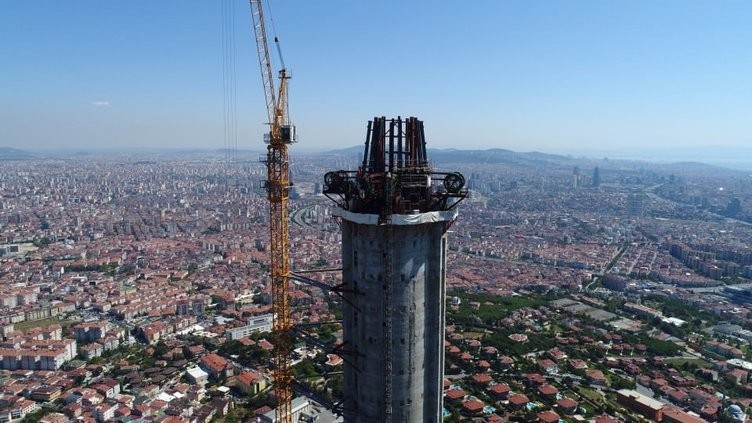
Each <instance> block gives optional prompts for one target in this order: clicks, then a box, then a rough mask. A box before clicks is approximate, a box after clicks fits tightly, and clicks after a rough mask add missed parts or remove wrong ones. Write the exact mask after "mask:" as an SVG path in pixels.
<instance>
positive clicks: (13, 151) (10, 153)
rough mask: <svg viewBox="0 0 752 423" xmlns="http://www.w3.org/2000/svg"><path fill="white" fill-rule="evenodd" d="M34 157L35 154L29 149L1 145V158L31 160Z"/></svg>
mask: <svg viewBox="0 0 752 423" xmlns="http://www.w3.org/2000/svg"><path fill="white" fill-rule="evenodd" d="M33 158H34V155H33V154H31V153H29V152H28V151H24V150H19V149H17V148H10V147H0V160H29V159H33Z"/></svg>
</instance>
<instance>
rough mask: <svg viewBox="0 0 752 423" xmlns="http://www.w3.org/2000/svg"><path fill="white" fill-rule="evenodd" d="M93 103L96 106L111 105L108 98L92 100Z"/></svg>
mask: <svg viewBox="0 0 752 423" xmlns="http://www.w3.org/2000/svg"><path fill="white" fill-rule="evenodd" d="M91 105H92V106H94V107H110V102H109V101H107V100H97V101H92V102H91Z"/></svg>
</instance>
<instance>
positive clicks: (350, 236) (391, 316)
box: [324, 117, 467, 422]
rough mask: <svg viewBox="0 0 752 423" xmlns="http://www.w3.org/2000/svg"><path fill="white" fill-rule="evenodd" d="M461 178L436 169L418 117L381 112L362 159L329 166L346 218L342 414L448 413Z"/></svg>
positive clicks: (433, 416)
mask: <svg viewBox="0 0 752 423" xmlns="http://www.w3.org/2000/svg"><path fill="white" fill-rule="evenodd" d="M464 184H465V181H464V177H463V176H462V175H461V174H459V173H456V172H450V173H442V172H434V171H433V170H432V168H431V166H430V165H429V162H428V158H427V156H426V143H425V135H424V130H423V123H422V122H421V121H419V120H418V119H416V118H408V119H405V120H403V119H400V118H398V119H390V120H387V119H386V118H383V117H382V118H375V119H374V120H373V121H371V122H369V124H368V131H367V137H366V144H365V153H364V156H363V163H362V165H361V166H360V167H359V169H358V170H357V171H354V172H348V171H337V172H329V173H327V174H326V176H325V186H324V194H326V195H327V196H328V197H329V198H331V199H332V200H334V201H336V202H337V204H338V206H339V208H338V209H336V211H335V212H333V215H335V216H339V218H340V219H341V227H342V288H341V289H342V292H343V296H344V303H343V327H344V330H343V338H344V339H343V341H344V342H343V346H342V351H341V352H340V354H341V355H343V358H344V359H345V360H344V365H343V367H344V368H343V370H344V389H343V391H344V398H343V411H344V417H345V422H384V421H392V422H441V421H442V388H443V386H442V381H443V369H444V347H443V345H444V344H443V341H444V307H445V303H444V297H445V272H446V267H445V266H446V248H447V236H446V232H447V229H448V228H449V226H450V225H451V224H452V222H454V220H455V219H456V217H457V209H456V205H457V203H458V202H459V201H461V200H462V199H463V198H465V197H466V196H467V190H466V189H464Z"/></svg>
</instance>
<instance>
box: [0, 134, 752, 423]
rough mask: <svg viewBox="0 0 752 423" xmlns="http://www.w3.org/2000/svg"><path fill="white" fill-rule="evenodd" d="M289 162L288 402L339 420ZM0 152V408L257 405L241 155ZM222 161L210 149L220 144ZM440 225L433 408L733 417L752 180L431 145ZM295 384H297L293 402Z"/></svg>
mask: <svg viewBox="0 0 752 423" xmlns="http://www.w3.org/2000/svg"><path fill="white" fill-rule="evenodd" d="M360 151H361V149H360V148H358V149H354V150H343V151H339V152H335V153H327V154H319V155H313V154H312V155H301V156H296V157H294V160H293V165H292V167H291V173H292V179H293V181H294V189H293V194H292V201H291V212H290V221H291V225H290V228H291V235H290V239H291V243H292V248H291V253H292V268H293V269H295V270H296V271H300V272H305V274H306V275H308V277H309V278H308V280H300V281H295V283H294V284H293V290H292V293H291V298H292V306H293V310H294V313H293V316H292V317H293V320H294V321H295V322H296V323H297V327H298V328H297V329H296V331H295V346H294V347H295V350H294V357H293V364H294V373H295V377H296V380H297V381H298V382H299V383H298V384H299V385H300V386H299V387H298V389H297V391H299V394H298V395H297V397H296V399H295V401H294V402H293V407H294V408H295V410H296V412H297V413H299V415H302V416H304V418H309V419H310V421H313V420H314V419H318V420H317V421H323V422H326V421H337V419H338V417H337V416H336V414H338V413H337V406H338V403H339V401H340V400H341V398H342V395H343V392H342V372H341V366H342V363H343V360H347V359H348V358H347V356H346V354H344V353H343V349H342V348H341V340H342V331H341V326H340V324H339V323H338V322H339V321H340V319H341V313H342V299H341V297H340V295H338V293H337V290H336V286H337V285H338V284H339V283H340V273H339V272H338V271H336V270H337V269H339V268H340V267H341V266H342V262H341V261H342V259H341V253H340V241H341V235H340V232H339V227H338V223H337V219H336V218H334V217H332V210H333V209H334V206H335V204H334V203H333V202H332V201H330V200H329V199H327V198H326V196H324V195H323V194H322V183H323V179H322V178H323V175H324V173H325V172H326V171H327V170H331V169H346V170H351V169H354V168H355V167H356V163H357V160H358V155H359V154H360ZM12 153H13V154H11V152H5V154H6V156H5V158H6V160H3V161H0V193H1V197H0V266H1V267H0V283H1V284H2V291H1V292H2V294H1V295H0V300H1V301H2V302H1V303H0V306H1V307H2V308H0V320H1V321H2V326H0V330H1V333H0V334H1V335H2V339H3V344H2V348H1V349H0V356H2V375H1V377H0V388H1V389H0V421H13V420H17V419H24V421H46V422H64V421H71V420H76V419H77V420H79V421H123V422H126V421H160V422H208V421H227V422H230V421H253V419H258V420H259V421H273V420H274V407H275V398H274V392H273V389H270V388H271V386H272V379H271V376H270V356H271V351H272V350H273V345H272V343H271V342H270V339H271V338H270V336H269V331H270V329H271V320H272V314H271V305H270V304H271V287H270V284H269V275H268V264H267V263H268V254H267V250H268V249H267V244H268V213H267V211H268V204H267V202H266V198H265V193H264V189H263V180H264V179H265V178H266V175H265V172H266V168H265V167H264V165H263V164H260V163H258V162H257V161H256V160H257V156H258V155H255V154H251V153H248V154H245V153H243V154H240V155H239V156H232V157H230V156H228V155H226V154H223V153H221V152H220V153H210V152H192V153H170V154H167V153H165V154H152V155H140V156H137V155H126V154H115V153H112V154H109V155H104V154H99V153H97V154H77V155H59V156H48V157H41V156H32V155H28V156H19V155H18V152H12ZM228 157H229V159H228ZM431 157H432V159H433V161H434V166H435V167H436V168H438V169H442V168H447V169H459V170H461V171H462V172H463V173H464V174H465V175H466V177H467V178H468V186H469V189H470V197H469V198H468V199H466V200H464V201H463V202H462V203H461V204H460V205H459V214H460V217H459V219H458V220H457V221H456V222H455V223H454V224H453V226H452V227H451V228H450V231H449V236H448V237H449V247H448V248H449V253H448V257H447V297H446V305H447V333H446V338H445V343H444V345H445V357H446V363H445V380H444V399H443V403H444V415H445V419H444V420H445V421H479V422H497V421H542V422H557V421H567V422H569V421H588V422H598V423H602V422H617V421H625V422H626V421H665V422H702V421H722V422H726V421H746V418H747V417H746V413H747V412H748V410H749V407H750V405H751V404H752V400H751V399H750V398H752V379H750V377H749V374H750V371H752V348H751V347H750V342H751V341H752V306H751V305H750V304H752V288H751V287H752V283H750V282H752V251H750V245H749V241H750V240H751V239H752V226H751V224H752V190H751V189H750V184H749V175H748V174H746V173H744V172H740V171H733V170H728V169H722V168H716V167H710V166H706V165H700V164H696V163H686V164H655V163H644V162H631V161H621V160H609V159H608V158H603V159H600V160H593V159H583V158H573V157H564V156H553V155H543V154H537V153H529V154H520V153H512V152H509V151H505V150H488V151H451V152H449V151H442V150H437V151H434V152H433V153H432V156H431ZM303 394H305V395H303Z"/></svg>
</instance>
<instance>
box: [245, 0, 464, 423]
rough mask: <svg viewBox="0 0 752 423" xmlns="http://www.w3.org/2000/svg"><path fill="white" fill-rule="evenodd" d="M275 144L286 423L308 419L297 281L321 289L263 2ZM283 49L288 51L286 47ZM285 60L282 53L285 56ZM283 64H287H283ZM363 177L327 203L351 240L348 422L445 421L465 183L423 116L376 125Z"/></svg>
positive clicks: (264, 59) (328, 184)
mask: <svg viewBox="0 0 752 423" xmlns="http://www.w3.org/2000/svg"><path fill="white" fill-rule="evenodd" d="M250 4H251V15H252V18H253V27H254V35H255V40H256V46H257V50H258V59H259V65H260V69H261V75H262V81H263V87H264V95H265V99H266V108H267V112H268V119H269V120H268V122H269V126H270V131H269V133H268V134H267V135H266V136H265V137H264V138H265V139H264V141H265V142H266V143H267V144H268V146H267V155H266V157H265V158H264V159H263V162H264V163H265V164H266V166H267V176H268V178H267V180H266V183H265V188H266V191H267V198H268V201H269V226H270V242H269V246H270V248H269V257H270V266H269V268H270V274H271V285H272V305H273V307H272V310H273V315H274V320H273V344H274V353H273V378H274V393H275V397H276V399H277V408H276V415H275V421H276V422H285V423H288V422H293V421H297V420H298V417H299V416H298V412H297V408H296V407H294V406H293V402H294V401H293V399H294V397H295V393H294V389H293V388H294V387H301V390H303V391H305V387H303V386H302V384H300V383H298V382H296V381H294V380H293V376H292V370H291V364H290V363H291V358H290V357H291V349H292V346H293V344H294V338H295V334H296V333H297V331H296V328H295V324H296V322H294V321H293V320H292V318H291V305H290V304H291V300H290V281H291V279H293V278H294V279H296V280H298V281H302V282H314V283H315V281H313V280H311V279H309V278H308V277H305V276H303V275H301V274H300V273H302V272H298V273H297V274H294V273H293V272H292V270H291V269H290V248H291V246H290V239H289V219H290V217H289V212H288V207H289V198H290V189H291V187H292V181H291V180H290V170H289V169H290V159H289V157H290V154H289V152H288V147H289V146H290V145H291V144H292V143H294V142H295V141H296V130H295V126H294V125H292V123H291V122H289V114H288V107H289V106H288V103H287V90H288V80H289V74H288V71H287V70H286V69H285V68H284V67H283V68H282V69H280V70H279V71H278V75H277V76H278V77H277V80H278V84H277V87H276V89H275V82H274V81H275V78H274V73H273V71H272V62H271V60H270V52H269V50H270V48H269V41H268V37H267V33H266V22H265V18H264V12H263V8H262V2H261V0H251V2H250ZM275 41H277V39H276V37H275ZM280 56H281V51H280ZM280 62H281V63H284V62H283V61H282V60H281V57H280ZM365 138H366V139H365V147H364V151H363V160H362V163H361V164H360V165H359V166H358V168H357V170H335V171H332V172H328V173H326V175H324V178H323V179H324V184H323V186H324V188H323V193H324V194H325V195H326V196H327V197H329V198H330V199H331V200H333V201H334V202H335V203H336V205H337V208H336V211H335V212H334V214H333V215H334V216H335V218H336V219H338V220H339V223H340V227H341V230H342V245H341V248H342V268H341V269H339V270H340V271H341V280H342V283H341V285H339V286H336V287H335V286H331V287H326V286H324V288H325V289H327V288H328V289H329V290H331V291H332V292H336V293H337V294H339V295H340V296H341V298H342V301H343V318H342V322H341V323H342V327H343V338H342V341H341V342H340V343H339V344H338V346H337V348H336V351H335V352H336V353H337V354H339V355H340V356H342V358H343V360H344V387H343V392H344V395H343V398H341V401H340V402H338V403H336V404H333V405H332V408H333V409H334V411H335V412H337V413H338V414H340V415H341V416H343V417H344V421H345V422H419V421H423V422H440V421H442V411H443V407H442V390H443V387H442V382H443V374H444V348H443V342H444V325H445V317H444V315H445V311H444V307H445V305H444V298H445V291H446V286H445V275H446V250H447V237H446V233H447V230H448V229H449V227H450V226H451V225H452V223H453V222H454V221H455V219H456V218H457V216H458V212H457V208H456V206H457V204H458V203H459V202H460V201H461V200H462V199H464V198H465V197H467V195H468V191H467V189H466V188H465V179H464V177H463V176H462V175H461V174H460V173H458V172H436V171H434V169H433V168H432V167H431V163H430V161H429V158H428V155H427V149H426V135H425V131H424V126H423V122H422V121H420V120H418V119H417V118H415V117H409V118H406V119H403V118H401V117H397V118H392V119H387V118H385V117H377V118H374V119H373V120H371V121H370V122H368V125H367V131H366V137H365Z"/></svg>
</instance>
